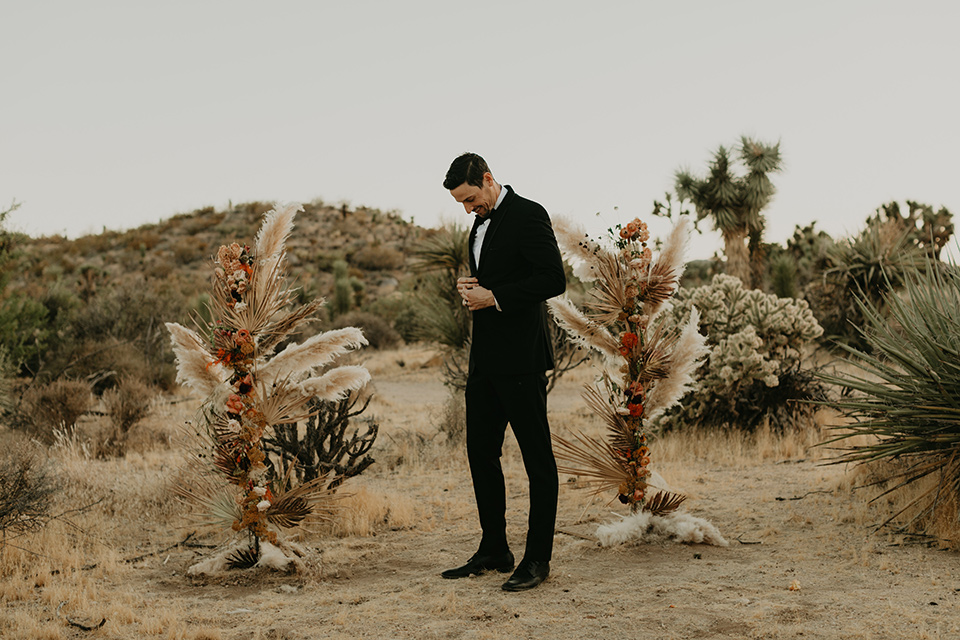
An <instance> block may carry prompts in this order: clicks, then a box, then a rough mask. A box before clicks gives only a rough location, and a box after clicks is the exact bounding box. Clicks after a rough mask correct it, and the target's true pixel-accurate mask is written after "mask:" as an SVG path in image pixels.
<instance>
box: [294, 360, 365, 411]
mask: <svg viewBox="0 0 960 640" xmlns="http://www.w3.org/2000/svg"><path fill="white" fill-rule="evenodd" d="M368 382H370V372H369V371H367V370H366V369H365V368H363V367H359V366H353V365H350V366H345V367H337V368H335V369H331V370H330V371H328V372H326V373H325V374H323V375H322V376H319V377H316V378H307V379H306V380H304V381H303V382H302V383H300V388H301V389H303V392H304V393H305V394H307V396H316V397H317V398H320V399H321V400H327V401H330V402H335V401H337V400H342V399H343V398H345V397H346V396H347V394H348V393H349V392H351V391H358V390H360V389H362V388H363V387H364V386H365V385H366V384H367V383H368Z"/></svg>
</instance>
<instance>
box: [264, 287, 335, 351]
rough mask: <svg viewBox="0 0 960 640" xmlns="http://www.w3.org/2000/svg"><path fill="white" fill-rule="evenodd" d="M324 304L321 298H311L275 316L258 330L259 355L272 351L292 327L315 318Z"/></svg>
mask: <svg viewBox="0 0 960 640" xmlns="http://www.w3.org/2000/svg"><path fill="white" fill-rule="evenodd" d="M324 304H326V301H325V300H324V299H323V298H317V299H316V300H312V301H310V302H308V303H306V304H305V305H303V306H302V307H300V308H298V309H296V310H294V311H289V312H285V313H284V314H282V315H281V316H280V317H279V318H275V319H274V320H273V321H272V322H270V323H269V324H268V325H267V326H265V327H264V328H263V330H262V331H261V332H260V339H259V341H258V342H257V347H258V350H259V354H260V356H261V357H266V356H268V355H270V354H271V353H273V350H274V348H276V346H277V345H278V344H279V343H280V342H281V341H282V340H283V339H284V338H286V337H287V336H288V335H290V333H291V332H293V330H294V329H296V328H297V327H299V326H300V325H302V324H305V323H307V322H313V321H314V320H316V317H315V316H316V315H317V312H318V311H320V309H321V307H323V305H324Z"/></svg>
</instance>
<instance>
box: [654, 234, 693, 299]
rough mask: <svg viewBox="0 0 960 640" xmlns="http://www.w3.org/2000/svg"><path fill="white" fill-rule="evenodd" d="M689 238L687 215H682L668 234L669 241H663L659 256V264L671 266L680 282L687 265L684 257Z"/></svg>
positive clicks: (670, 268)
mask: <svg viewBox="0 0 960 640" xmlns="http://www.w3.org/2000/svg"><path fill="white" fill-rule="evenodd" d="M689 238H690V234H689V233H688V231H687V217H686V216H681V217H680V219H679V220H677V224H675V225H673V229H672V230H671V231H670V235H669V236H667V241H666V242H664V243H663V249H662V250H661V251H660V255H659V256H658V257H657V264H658V265H664V266H666V267H669V270H670V271H672V272H673V275H674V276H676V278H677V283H678V284H679V282H680V277H681V276H683V272H684V270H685V269H686V266H687V263H686V262H685V261H684V259H683V258H684V256H685V255H686V253H687V240H689ZM674 290H676V287H674Z"/></svg>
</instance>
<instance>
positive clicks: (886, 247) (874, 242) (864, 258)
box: [806, 218, 927, 350]
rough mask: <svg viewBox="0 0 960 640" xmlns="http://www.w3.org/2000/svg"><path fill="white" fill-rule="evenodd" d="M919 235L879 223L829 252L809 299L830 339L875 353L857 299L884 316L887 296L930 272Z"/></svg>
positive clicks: (830, 247) (807, 295)
mask: <svg viewBox="0 0 960 640" xmlns="http://www.w3.org/2000/svg"><path fill="white" fill-rule="evenodd" d="M915 231H916V230H915V229H914V230H911V229H905V228H903V226H902V225H900V224H899V223H897V222H895V221H893V220H886V221H884V220H880V219H879V218H875V219H872V220H871V221H870V222H869V223H868V225H867V227H866V228H865V229H864V230H863V231H862V232H861V233H859V234H858V235H856V236H854V237H852V238H849V239H845V240H841V241H839V242H836V243H834V244H832V245H829V246H828V247H827V248H826V251H825V256H824V261H823V265H824V266H823V273H822V277H820V278H817V279H814V280H813V281H811V283H810V287H809V289H808V291H807V294H806V298H807V300H808V301H809V302H810V307H811V309H812V310H813V312H814V314H815V315H816V317H817V319H818V320H819V321H820V323H821V325H822V326H823V330H824V334H823V338H824V340H828V341H830V343H840V344H845V345H849V346H852V347H855V348H857V349H861V350H863V349H867V348H869V346H868V344H869V343H868V342H866V340H865V339H864V337H863V334H862V333H861V331H860V329H859V328H860V327H862V326H863V325H864V322H865V318H864V315H863V311H862V308H861V306H860V305H859V304H858V302H857V300H858V299H859V298H863V299H865V300H868V301H869V302H870V304H871V305H872V306H873V307H875V308H876V309H877V310H878V311H880V312H881V313H883V312H884V305H885V300H886V299H887V296H886V294H887V293H888V292H889V291H895V290H898V289H900V288H901V287H902V286H903V281H904V278H905V277H906V276H907V274H910V273H915V272H917V271H921V270H923V269H924V268H925V265H926V264H927V262H926V257H925V256H926V252H925V250H924V249H923V247H921V246H920V245H919V244H917V242H916V238H915V236H914V234H915Z"/></svg>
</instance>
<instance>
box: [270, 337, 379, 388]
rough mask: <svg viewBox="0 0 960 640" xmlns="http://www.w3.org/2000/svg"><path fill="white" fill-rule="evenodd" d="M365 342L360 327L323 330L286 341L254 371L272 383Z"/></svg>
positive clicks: (308, 368) (313, 367)
mask: <svg viewBox="0 0 960 640" xmlns="http://www.w3.org/2000/svg"><path fill="white" fill-rule="evenodd" d="M367 344H369V343H368V342H367V339H366V338H364V337H363V331H361V330H360V329H358V328H356V327H345V328H343V329H336V330H334V331H327V332H324V333H321V334H318V335H315V336H313V337H312V338H310V339H309V340H307V341H306V342H304V343H303V344H296V343H294V344H290V345H288V346H287V348H285V349H284V350H283V351H281V352H280V353H278V354H277V355H275V356H274V357H273V358H271V359H270V361H269V362H267V363H266V364H264V365H263V366H262V367H260V369H259V370H258V372H257V373H258V375H259V376H260V377H261V378H262V379H263V380H264V381H265V382H266V383H267V384H273V383H274V382H276V381H277V380H278V379H280V378H285V377H287V376H290V375H293V374H296V373H301V372H303V373H307V372H309V371H312V370H314V369H317V368H319V367H322V366H324V365H326V364H329V363H330V362H331V361H332V360H333V359H334V358H336V357H337V356H340V355H343V354H344V353H347V352H348V351H350V350H351V349H357V348H359V347H361V346H364V345H367Z"/></svg>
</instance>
